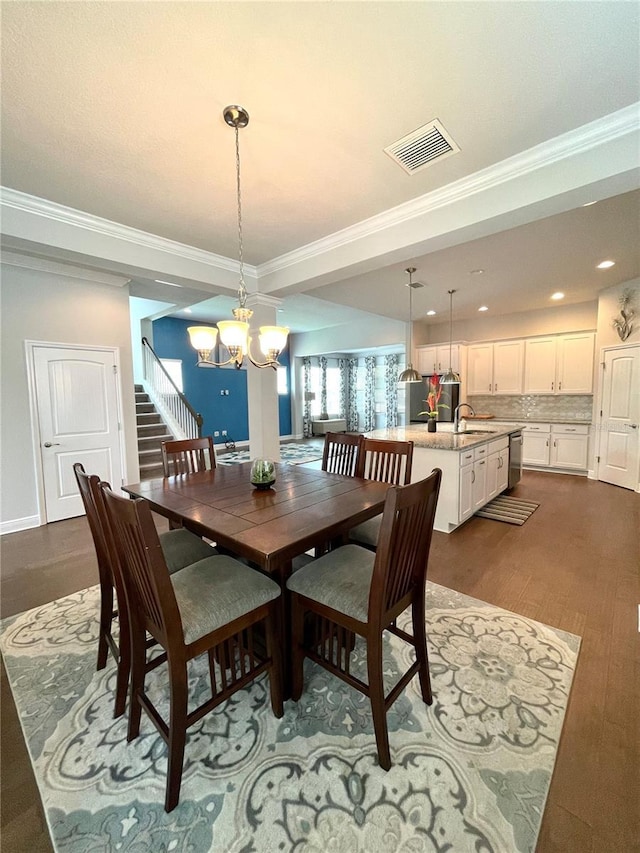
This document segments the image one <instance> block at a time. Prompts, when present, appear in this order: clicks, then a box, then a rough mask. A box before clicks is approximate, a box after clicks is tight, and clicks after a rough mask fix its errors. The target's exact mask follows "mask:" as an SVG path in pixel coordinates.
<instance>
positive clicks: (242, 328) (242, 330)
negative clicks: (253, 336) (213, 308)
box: [218, 320, 249, 355]
mask: <svg viewBox="0 0 640 853" xmlns="http://www.w3.org/2000/svg"><path fill="white" fill-rule="evenodd" d="M218 329H219V330H220V340H221V342H222V343H223V344H224V345H225V346H226V348H227V349H228V350H231V347H236V348H238V349H239V350H240V351H241V352H242V354H243V355H244V354H245V353H246V352H247V341H248V339H249V324H248V323H243V322H242V321H241V320H220V321H219V322H218Z"/></svg>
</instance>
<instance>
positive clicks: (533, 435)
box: [522, 424, 551, 467]
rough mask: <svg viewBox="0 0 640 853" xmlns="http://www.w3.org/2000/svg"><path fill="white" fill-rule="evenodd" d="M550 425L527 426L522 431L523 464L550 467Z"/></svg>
mask: <svg viewBox="0 0 640 853" xmlns="http://www.w3.org/2000/svg"><path fill="white" fill-rule="evenodd" d="M550 435H551V426H550V425H549V424H527V425H526V426H525V427H523V429H522V464H523V465H536V466H543V467H546V466H548V465H549V441H550Z"/></svg>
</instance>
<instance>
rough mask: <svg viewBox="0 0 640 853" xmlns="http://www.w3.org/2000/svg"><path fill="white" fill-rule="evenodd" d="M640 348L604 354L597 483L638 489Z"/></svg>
mask: <svg viewBox="0 0 640 853" xmlns="http://www.w3.org/2000/svg"><path fill="white" fill-rule="evenodd" d="M639 434H640V347H626V348H624V349H611V350H605V352H604V375H603V380H602V417H601V419H600V441H599V447H598V456H599V458H600V463H599V466H598V479H599V480H604V481H605V482H606V483H613V485H614V486H623V487H624V488H625V489H635V488H637V486H638V461H639V456H640V435H639Z"/></svg>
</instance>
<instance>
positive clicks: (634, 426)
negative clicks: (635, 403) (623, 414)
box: [629, 424, 638, 429]
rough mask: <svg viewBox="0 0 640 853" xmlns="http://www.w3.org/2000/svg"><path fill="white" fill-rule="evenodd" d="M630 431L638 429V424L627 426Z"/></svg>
mask: <svg viewBox="0 0 640 853" xmlns="http://www.w3.org/2000/svg"><path fill="white" fill-rule="evenodd" d="M629 426H630V427H631V429H638V424H629Z"/></svg>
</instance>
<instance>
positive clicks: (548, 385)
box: [524, 332, 595, 394]
mask: <svg viewBox="0 0 640 853" xmlns="http://www.w3.org/2000/svg"><path fill="white" fill-rule="evenodd" d="M594 344H595V335H594V333H593V332H576V333H574V334H568V335H558V336H553V337H552V336H550V337H546V338H530V339H529V340H527V341H526V342H525V370H524V393H525V394H591V393H593V356H594Z"/></svg>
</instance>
